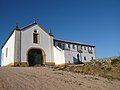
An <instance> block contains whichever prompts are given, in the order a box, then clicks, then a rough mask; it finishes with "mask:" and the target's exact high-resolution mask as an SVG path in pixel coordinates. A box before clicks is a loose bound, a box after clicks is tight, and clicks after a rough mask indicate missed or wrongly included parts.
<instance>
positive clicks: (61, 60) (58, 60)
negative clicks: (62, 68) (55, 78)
mask: <svg viewBox="0 0 120 90" xmlns="http://www.w3.org/2000/svg"><path fill="white" fill-rule="evenodd" d="M53 49H54V62H55V64H56V65H58V64H65V56H64V50H62V49H60V48H59V47H55V46H53Z"/></svg>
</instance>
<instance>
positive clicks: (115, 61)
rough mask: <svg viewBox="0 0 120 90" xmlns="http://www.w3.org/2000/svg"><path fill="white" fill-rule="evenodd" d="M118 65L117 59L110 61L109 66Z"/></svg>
mask: <svg viewBox="0 0 120 90" xmlns="http://www.w3.org/2000/svg"><path fill="white" fill-rule="evenodd" d="M118 63H120V60H118V59H113V60H112V61H111V64H112V65H114V64H118Z"/></svg>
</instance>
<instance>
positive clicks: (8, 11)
mask: <svg viewBox="0 0 120 90" xmlns="http://www.w3.org/2000/svg"><path fill="white" fill-rule="evenodd" d="M33 18H36V20H37V22H38V23H39V24H40V25H41V26H42V27H43V28H44V29H45V30H46V31H49V30H51V31H52V32H53V34H54V37H55V38H58V39H65V40H70V41H77V42H83V43H88V44H92V45H95V46H96V51H97V57H98V58H102V57H111V56H118V55H120V0H0V32H1V33H0V47H1V46H2V45H3V43H4V42H5V40H6V39H7V37H8V36H9V35H10V33H11V31H12V30H13V28H14V27H15V25H16V22H18V23H19V26H20V27H23V26H26V25H28V24H30V23H32V22H33ZM0 54H1V50H0Z"/></svg>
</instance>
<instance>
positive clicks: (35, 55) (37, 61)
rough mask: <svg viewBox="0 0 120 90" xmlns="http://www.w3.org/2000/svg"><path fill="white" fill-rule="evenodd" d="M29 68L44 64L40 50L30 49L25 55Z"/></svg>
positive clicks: (43, 57) (43, 56) (43, 55)
mask: <svg viewBox="0 0 120 90" xmlns="http://www.w3.org/2000/svg"><path fill="white" fill-rule="evenodd" d="M27 57H28V64H29V66H35V65H43V64H45V53H44V51H43V50H41V49H36V48H32V49H29V51H28V53H27Z"/></svg>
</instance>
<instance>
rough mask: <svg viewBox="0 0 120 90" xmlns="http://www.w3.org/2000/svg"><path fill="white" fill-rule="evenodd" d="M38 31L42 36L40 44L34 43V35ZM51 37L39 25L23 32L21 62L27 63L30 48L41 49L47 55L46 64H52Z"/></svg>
mask: <svg viewBox="0 0 120 90" xmlns="http://www.w3.org/2000/svg"><path fill="white" fill-rule="evenodd" d="M34 30H37V31H38V33H39V35H40V43H39V44H35V43H33V33H34ZM50 38H51V36H50V35H48V33H46V32H45V31H43V30H42V29H41V28H40V27H39V26H38V25H35V26H32V27H30V28H28V29H26V30H23V31H21V62H27V51H28V50H29V49H30V48H40V49H42V50H44V52H45V54H46V62H51V59H52V55H51V52H52V51H51V43H50V41H51V40H50Z"/></svg>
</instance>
